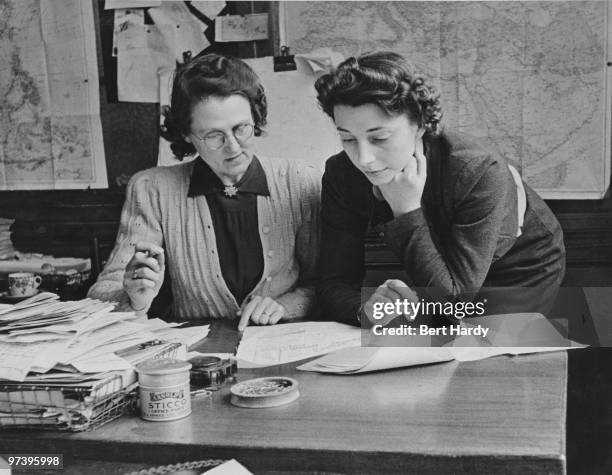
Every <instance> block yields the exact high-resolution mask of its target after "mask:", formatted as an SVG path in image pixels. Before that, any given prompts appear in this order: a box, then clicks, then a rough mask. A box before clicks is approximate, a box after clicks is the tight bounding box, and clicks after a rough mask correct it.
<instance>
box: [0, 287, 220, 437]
mask: <svg viewBox="0 0 612 475" xmlns="http://www.w3.org/2000/svg"><path fill="white" fill-rule="evenodd" d="M114 307H115V304H114V303H110V302H102V301H99V300H94V299H83V300H79V301H70V302H60V301H59V299H58V296H57V295H55V294H52V293H49V292H43V293H40V294H38V295H36V296H34V297H31V298H29V299H26V300H23V301H22V302H19V303H18V304H15V305H0V426H10V425H25V424H27V425H54V426H60V425H61V426H63V427H66V426H68V427H70V428H71V429H75V428H78V427H82V428H87V427H88V426H89V424H90V423H92V422H93V421H96V420H98V419H99V418H100V417H105V416H106V415H107V414H113V415H118V414H119V413H120V412H119V411H118V410H117V408H118V407H123V406H127V402H126V397H127V394H128V393H129V392H130V391H131V390H132V389H134V388H135V387H136V385H137V383H136V372H135V365H137V364H138V363H141V362H142V361H144V360H146V359H149V358H161V357H173V358H181V357H185V354H186V347H187V346H188V345H190V344H192V343H194V342H195V341H198V340H200V339H202V338H204V337H206V335H207V334H208V328H209V327H208V325H205V326H201V327H190V328H187V329H183V328H178V326H180V325H179V324H168V323H165V322H163V321H161V320H151V321H148V320H146V319H143V318H142V317H137V316H136V315H135V313H134V312H113V311H112V310H113V309H114ZM76 430H80V429H76Z"/></svg>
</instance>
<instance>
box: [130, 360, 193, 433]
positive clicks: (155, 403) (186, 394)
mask: <svg viewBox="0 0 612 475" xmlns="http://www.w3.org/2000/svg"><path fill="white" fill-rule="evenodd" d="M190 369H191V363H187V362H186V361H180V360H174V359H167V358H162V359H153V360H148V361H145V362H144V363H141V364H139V365H138V366H137V367H136V371H137V372H138V382H139V385H140V415H141V417H142V418H143V419H145V420H147V421H173V420H175V419H181V418H182V417H186V416H188V415H189V414H191V395H190V391H189V370H190Z"/></svg>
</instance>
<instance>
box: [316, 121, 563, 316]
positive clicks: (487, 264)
mask: <svg viewBox="0 0 612 475" xmlns="http://www.w3.org/2000/svg"><path fill="white" fill-rule="evenodd" d="M424 150H425V155H426V157H427V180H426V182H425V188H424V191H423V197H422V200H421V204H422V206H421V208H419V209H417V210H414V211H411V212H409V213H406V214H404V215H402V216H399V217H397V218H393V215H392V213H391V210H390V208H389V206H388V204H387V203H386V202H385V201H379V200H378V199H376V198H375V197H374V195H373V193H372V185H371V184H370V182H369V181H368V180H367V178H366V177H365V176H364V175H363V174H362V173H361V171H359V170H358V169H357V168H355V167H354V166H353V165H352V163H351V162H350V160H349V158H348V156H347V155H346V154H345V153H344V152H341V153H339V154H337V155H334V156H333V157H331V158H329V159H328V160H327V163H326V167H325V174H324V176H323V190H322V215H321V217H322V242H321V254H320V284H319V287H318V297H319V302H320V304H321V306H322V310H323V313H324V314H326V315H328V316H329V317H331V318H333V319H335V320H339V321H343V322H346V323H356V322H357V320H356V314H357V311H358V308H359V305H360V299H361V297H360V287H361V283H362V281H363V278H364V275H365V268H364V240H365V234H366V231H367V230H368V228H370V227H372V228H374V229H375V230H376V231H377V232H378V233H379V236H380V237H381V238H382V239H383V240H384V241H385V242H386V243H387V245H388V246H389V247H390V248H391V249H392V250H393V251H394V252H395V254H396V255H397V256H398V258H399V260H400V262H401V263H402V264H403V267H404V269H405V270H406V272H407V273H408V276H409V277H410V282H409V284H410V285H411V286H415V287H416V288H425V287H427V288H433V289H437V290H438V291H439V292H441V293H443V294H444V295H447V296H455V297H457V296H460V295H464V294H466V293H473V292H477V291H481V290H482V291H483V292H484V291H485V289H482V288H483V287H487V288H488V287H512V288H517V287H520V288H524V290H522V291H521V293H520V294H519V295H516V296H515V300H516V301H515V302H514V303H509V300H511V298H510V297H508V299H506V300H507V302H505V303H504V304H503V305H500V306H495V305H490V306H489V308H488V310H489V311H487V313H505V312H509V311H539V312H542V313H545V312H546V311H548V310H549V308H550V306H551V305H552V302H553V301H554V298H555V296H556V293H557V290H558V288H559V286H560V284H561V280H562V279H563V275H564V272H565V248H564V245H563V234H562V231H561V227H560V226H559V223H558V221H557V219H556V218H555V216H554V215H553V214H552V212H551V211H550V209H549V208H548V206H547V205H546V204H545V203H544V201H543V200H542V199H541V198H540V197H539V196H538V195H537V194H536V193H535V192H534V191H533V190H532V189H531V188H529V187H528V186H527V185H524V186H525V192H526V198H527V209H526V212H525V219H524V223H523V226H522V234H521V235H520V237H518V238H517V229H518V204H517V190H516V183H515V182H514V180H513V178H512V175H511V173H510V170H509V169H508V164H507V161H506V160H505V159H504V158H503V157H501V156H499V155H498V154H496V153H495V152H494V151H493V150H492V149H491V148H490V147H488V146H487V144H486V142H485V141H483V140H481V139H478V138H475V137H471V136H468V135H464V134H459V133H456V132H453V131H449V130H445V131H444V132H443V133H441V134H440V135H439V136H437V137H431V136H426V137H425V138H424ZM381 283H382V282H381ZM525 288H528V289H525ZM527 292H529V294H527ZM506 294H508V293H507V292H506V293H505V295H506ZM536 300H537V301H536ZM515 304H516V305H515Z"/></svg>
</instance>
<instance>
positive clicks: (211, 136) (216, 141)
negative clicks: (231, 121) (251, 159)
mask: <svg viewBox="0 0 612 475" xmlns="http://www.w3.org/2000/svg"><path fill="white" fill-rule="evenodd" d="M253 132H255V126H254V125H253V124H238V125H237V126H236V127H234V128H233V129H232V134H233V135H234V137H235V138H236V140H237V141H239V142H244V141H245V140H248V139H250V138H251V137H252V136H253ZM192 135H193V136H194V137H195V138H197V139H198V140H199V141H200V142H202V143H204V145H206V147H207V148H208V149H210V150H219V149H220V148H221V147H223V146H224V145H225V144H226V143H227V135H226V134H225V133H224V132H221V131H214V132H210V133H208V134H206V135H205V136H204V137H198V136H197V135H195V134H192Z"/></svg>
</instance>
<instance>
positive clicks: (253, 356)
mask: <svg viewBox="0 0 612 475" xmlns="http://www.w3.org/2000/svg"><path fill="white" fill-rule="evenodd" d="M360 344H361V330H360V329H359V328H355V327H352V326H350V325H344V324H342V323H335V322H304V323H286V324H282V325H274V326H270V327H247V328H246V329H245V331H244V335H243V337H242V340H241V342H240V345H239V346H238V351H237V353H236V358H237V359H238V366H239V367H241V368H246V367H262V366H273V365H278V364H283V363H290V362H292V361H298V360H302V359H305V358H310V357H313V356H318V355H322V354H325V353H329V352H330V351H335V350H339V349H342V348H350V347H354V346H359V345H360Z"/></svg>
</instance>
